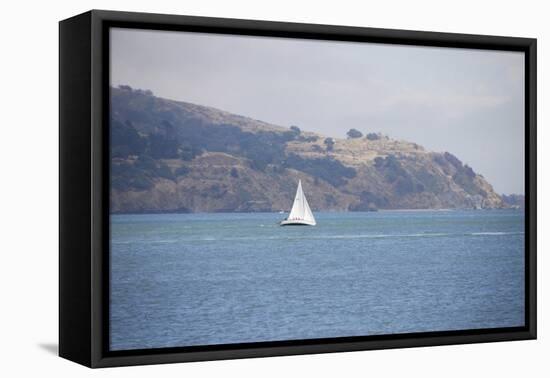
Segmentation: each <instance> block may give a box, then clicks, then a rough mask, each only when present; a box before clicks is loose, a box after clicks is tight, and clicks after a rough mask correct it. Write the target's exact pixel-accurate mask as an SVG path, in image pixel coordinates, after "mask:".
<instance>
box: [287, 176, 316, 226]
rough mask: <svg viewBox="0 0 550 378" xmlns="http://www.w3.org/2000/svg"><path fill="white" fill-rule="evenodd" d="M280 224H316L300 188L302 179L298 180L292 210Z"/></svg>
mask: <svg viewBox="0 0 550 378" xmlns="http://www.w3.org/2000/svg"><path fill="white" fill-rule="evenodd" d="M280 224H281V226H315V225H316V224H317V222H316V221H315V217H314V216H313V213H312V212H311V209H310V208H309V204H308V203H307V199H306V196H305V194H304V191H303V190H302V180H299V181H298V189H297V190H296V197H295V198H294V204H293V205H292V210H290V214H288V217H287V218H286V219H285V220H283V221H281V223H280Z"/></svg>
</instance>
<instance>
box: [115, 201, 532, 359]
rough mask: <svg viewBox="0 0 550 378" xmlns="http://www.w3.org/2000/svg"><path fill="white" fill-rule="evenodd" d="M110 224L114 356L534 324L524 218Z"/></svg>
mask: <svg viewBox="0 0 550 378" xmlns="http://www.w3.org/2000/svg"><path fill="white" fill-rule="evenodd" d="M315 216H316V218H317V223H318V225H317V226H316V227H279V226H278V225H277V222H278V221H279V220H280V219H281V218H282V217H284V216H283V215H282V214H273V213H254V214H155V215H113V216H112V217H111V228H112V230H111V231H112V240H111V314H110V317H111V331H110V332H111V349H112V350H125V349H141V348H161V347H174V346H190V345H211V344H226V343H242V342H255V341H275V340H289V339H308V338H325V337H341V336H359V335H376V334H395V333H409V332H424V331H442V330H459V329H473V328H496V327H514V326H522V325H523V324H524V226H523V224H524V216H523V212H521V211H516V210H495V211H416V212H411V211H395V212H393V211H392V212H377V213H316V214H315Z"/></svg>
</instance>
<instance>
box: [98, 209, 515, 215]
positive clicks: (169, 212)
mask: <svg viewBox="0 0 550 378" xmlns="http://www.w3.org/2000/svg"><path fill="white" fill-rule="evenodd" d="M503 210H505V211H510V210H514V211H524V209H521V208H519V209H514V208H511V207H509V208H494V209H452V208H447V209H379V210H377V211H337V210H314V211H313V212H314V213H334V214H343V213H349V214H354V213H357V214H361V213H398V212H407V213H420V212H430V211H433V212H452V211H475V212H480V211H503ZM288 213H289V212H288V211H285V212H284V213H279V212H278V211H217V212H189V211H144V212H109V215H157V214H195V215H199V214H280V215H283V214H288Z"/></svg>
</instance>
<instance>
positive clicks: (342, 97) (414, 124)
mask: <svg viewBox="0 0 550 378" xmlns="http://www.w3.org/2000/svg"><path fill="white" fill-rule="evenodd" d="M523 72H524V55H523V53H519V52H500V51H489V50H469V49H452V48H434V47H415V46H412V47H410V46H397V45H383V44H365V43H352V42H328V41H312V40H296V39H284V38H265V37H249V36H224V35H217V34H197V33H182V32H164V31H140V30H132V29H113V30H112V33H111V78H112V84H113V85H120V84H127V85H130V86H132V87H134V88H141V89H150V90H152V91H153V92H154V93H155V95H157V96H160V97H165V98H169V99H175V100H181V101H186V102H192V103H196V104H201V105H208V106H212V107H216V108H220V109H223V110H227V111H230V112H233V113H237V114H241V115H245V116H248V117H251V118H255V119H259V120H262V121H266V122H270V123H273V124H276V125H281V126H287V127H288V126H290V125H297V126H299V127H300V128H301V129H302V130H308V131H315V132H319V133H321V134H324V135H327V136H333V137H338V138H343V137H345V134H346V131H347V130H349V129H350V128H356V129H358V130H360V131H362V132H363V133H366V132H382V133H383V134H387V135H389V136H390V137H392V138H395V139H404V140H408V141H412V142H416V143H418V144H420V145H423V146H424V147H426V148H428V149H430V150H433V151H449V152H451V153H453V154H454V155H456V156H457V157H458V158H459V159H461V160H462V161H463V162H464V163H467V164H469V165H470V166H472V168H473V169H474V170H475V171H476V172H478V173H481V174H482V175H484V176H485V177H486V178H487V179H488V181H489V182H490V183H491V184H493V186H494V188H495V190H496V191H497V192H499V193H506V194H508V193H523V192H524V186H523V181H524V156H523V155H524V149H523V147H524V135H523V129H524V75H523Z"/></svg>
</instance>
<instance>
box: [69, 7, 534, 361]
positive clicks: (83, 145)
mask: <svg viewBox="0 0 550 378" xmlns="http://www.w3.org/2000/svg"><path fill="white" fill-rule="evenodd" d="M115 26H116V27H131V28H141V29H152V30H153V29H154V30H173V31H196V32H215V33H222V34H235V35H254V36H271V37H285V38H305V39H321V40H337V41H356V42H376V43H384V44H402V45H421V46H440V47H462V48H473V49H488V50H507V51H522V52H524V53H525V68H526V71H525V164H526V166H525V193H526V198H525V215H526V217H525V219H526V225H525V226H526V238H525V294H526V295H525V313H526V319H525V326H524V327H517V328H498V329H478V330H464V331H446V332H426V333H413V334H400V335H384V336H360V337H343V338H334V339H310V340H301V341H277V342H261V343H247V344H228V345H216V346H201V347H181V348H163V349H146V350H132V351H121V352H111V351H109V349H108V331H109V316H108V315H109V312H108V311H109V293H108V287H109V274H108V272H109V266H108V261H109V259H108V253H109V240H108V239H109V238H108V236H109V174H108V173H109V160H108V145H109V133H108V132H107V130H108V127H109V126H108V110H109V69H108V68H109V61H108V54H109V39H108V28H110V27H115ZM536 61H537V55H536V39H531V38H515V37H497V36H485V35H468V34H450V33H434V32H420V31H405V30H387V29H375V28H359V27H344V26H328V25H312V24H297V23H282V22H267V21H250V20H237V19H224V18H205V17H189V16H175V15H161V14H145V13H127V12H113V11H100V10H92V11H89V12H86V13H84V14H81V15H78V16H75V17H72V18H69V19H67V20H64V21H61V22H60V24H59V93H60V94H59V130H60V133H59V159H60V161H59V186H60V191H59V215H60V217H59V219H60V223H59V354H60V356H61V357H64V358H67V359H69V360H72V361H74V362H77V363H80V364H83V365H86V366H88V367H94V368H95V367H109V366H120V365H140V364H156V363H169V362H186V361H202V360H218V359H233V358H249V357H265V356H280V355H297V354H309V353H326V352H344V351H357V350H369V349H385V348H405V347H418V346H432V345H447V344H459V343H460V344H463V343H480V342H494V341H508V340H526V339H535V338H536V334H537V333H536V329H537V324H536V323H537V311H536V309H537V295H536V273H537V271H536V186H537V185H536V92H537V91H536V85H537V80H536Z"/></svg>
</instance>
